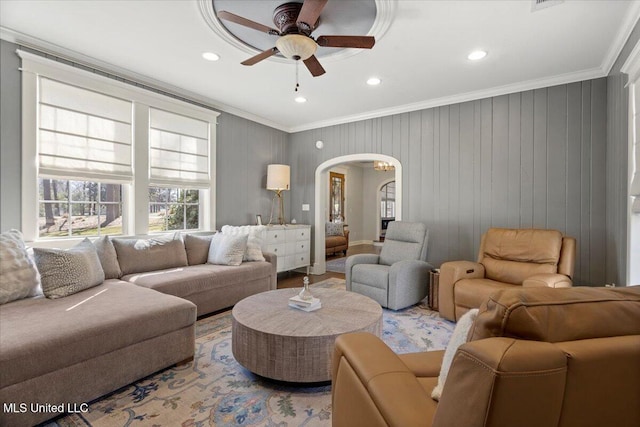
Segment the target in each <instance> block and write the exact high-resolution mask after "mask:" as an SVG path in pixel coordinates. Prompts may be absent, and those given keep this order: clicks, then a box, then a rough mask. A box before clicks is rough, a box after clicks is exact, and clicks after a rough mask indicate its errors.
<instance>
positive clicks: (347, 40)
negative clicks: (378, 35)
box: [316, 36, 376, 49]
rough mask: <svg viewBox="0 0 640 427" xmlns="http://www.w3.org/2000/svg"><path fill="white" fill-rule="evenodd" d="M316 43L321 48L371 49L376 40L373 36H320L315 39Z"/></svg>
mask: <svg viewBox="0 0 640 427" xmlns="http://www.w3.org/2000/svg"><path fill="white" fill-rule="evenodd" d="M316 43H318V46H323V47H352V48H356V49H371V48H372V47H373V45H374V44H376V39H375V37H373V36H320V37H318V38H317V39H316Z"/></svg>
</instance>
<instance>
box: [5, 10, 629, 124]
mask: <svg viewBox="0 0 640 427" xmlns="http://www.w3.org/2000/svg"><path fill="white" fill-rule="evenodd" d="M269 1H270V2H271V3H273V4H275V5H278V4H280V3H281V2H282V3H284V2H285V0H282V1H281V2H280V1H271V0H269ZM338 1H339V0H329V4H328V5H327V8H329V7H330V4H331V3H334V2H338ZM344 1H345V0H340V2H344ZM356 1H357V0H356ZM233 3H237V4H239V5H241V7H242V8H244V9H245V10H247V11H251V10H255V11H257V10H261V9H260V8H261V7H262V8H264V3H265V1H264V0H255V1H250V0H235V1H234V2H233ZM376 4H377V5H378V7H380V8H385V10H386V11H387V12H386V18H385V19H388V20H389V22H390V25H389V27H388V30H386V32H384V34H382V36H381V37H380V36H379V37H378V38H377V42H376V45H375V47H374V48H373V49H372V50H364V51H359V52H358V53H357V54H355V55H334V56H328V57H322V58H320V59H321V62H322V65H323V66H324V68H325V69H326V71H327V73H326V74H325V75H323V76H321V77H317V78H313V77H311V75H310V74H309V73H308V72H307V71H306V70H305V69H304V68H301V69H300V85H301V92H302V94H303V95H304V96H305V97H307V98H308V100H309V101H308V102H307V103H306V104H297V103H295V102H294V101H293V99H294V91H293V89H294V82H295V66H294V65H293V64H292V63H285V62H283V60H282V59H278V58H272V59H268V60H265V61H263V62H260V63H258V64H256V65H254V66H252V67H246V66H243V65H240V62H241V61H243V60H245V59H247V58H248V57H249V56H252V55H253V54H252V53H247V52H249V51H248V50H243V49H239V48H238V47H236V46H233V45H232V43H229V41H227V40H225V38H224V37H221V36H220V35H217V34H216V33H215V32H214V31H213V30H212V29H211V27H210V26H209V25H208V24H207V22H206V21H205V18H204V16H203V13H202V12H201V8H203V7H204V8H206V5H207V3H206V1H205V0H178V1H171V0H159V1H154V0H145V1H139V0H136V1H95V0H92V1H89V0H74V1H62V0H47V1H34V0H30V1H18V0H2V1H0V26H1V28H0V30H1V33H0V34H1V35H2V38H3V39H6V40H9V41H17V42H24V43H29V44H36V45H39V46H40V47H42V48H45V49H48V50H51V51H54V52H56V53H58V54H61V55H66V56H71V57H74V58H75V59H77V60H81V61H88V62H91V63H92V64H94V65H96V66H98V67H105V68H109V69H110V70H112V71H115V72H117V73H119V74H123V75H125V76H126V77H134V78H136V79H139V80H143V81H144V82H147V83H151V84H155V85H161V86H163V87H164V88H168V89H170V90H175V91H179V92H181V93H183V94H187V95H188V96H189V97H192V98H194V99H196V100H199V101H203V102H205V103H207V104H209V105H212V106H214V107H215V108H218V109H220V110H223V111H228V112H231V113H234V114H238V115H240V116H243V117H247V118H250V119H252V120H256V121H258V122H261V123H264V124H267V125H270V126H273V127H276V128H279V129H282V130H285V131H289V132H293V131H299V130H304V129H311V128H317V127H320V126H327V125H331V124H335V123H344V122H348V121H353V120H358V119H362V118H368V117H375V116H382V115H388V114H391V113H397V112H401V111H411V110H416V109H420V108H426V107H430V106H435V105H443V104H450V103H453V102H459V101H464V100H469V99H477V98H481V97H486V96H492V95H497V94H503V93H509V92H514V91H519V90H526V89H532V88H537V87H544V86H549V85H553V84H561V83H567V82H572V81H578V80H584V79H588V78H595V77H601V76H605V75H607V73H608V72H609V69H610V68H611V65H612V64H613V62H614V61H615V59H616V57H617V55H618V53H619V52H620V49H621V48H622V46H623V44H624V42H625V41H626V39H627V37H628V35H629V34H630V31H631V30H632V29H633V26H634V24H635V23H636V21H637V19H638V16H639V14H640V3H639V1H637V0H634V1H625V0H607V1H604V0H602V1H599V0H567V1H565V2H563V3H560V4H559V5H557V6H553V7H549V8H546V9H542V10H538V11H535V12H532V1H531V0H511V1H503V0H499V1H480V0H471V1H444V0H440V1H427V0H416V1H409V0H397V1H394V0H376ZM261 5H262V6H261ZM269 9H273V7H270V8H269ZM381 10H382V9H381ZM249 17H250V18H252V19H254V20H259V21H260V22H261V23H263V24H265V25H268V26H273V23H272V21H271V14H270V13H268V14H267V16H264V18H263V19H257V18H255V17H253V16H249ZM321 19H323V16H322V15H321ZM327 20H330V19H329V17H327ZM329 24H330V23H329V22H327V27H329ZM329 28H330V27H329ZM321 34H328V33H326V32H325V31H324V30H323V27H322V25H321V27H320V28H319V29H318V31H317V32H314V36H317V35H321ZM343 34H345V33H343ZM346 34H348V33H346ZM258 35H260V33H258ZM263 36H264V38H265V39H267V40H269V38H274V36H269V35H267V34H263ZM478 48H481V49H484V50H487V51H488V52H489V54H488V56H487V57H486V58H485V59H484V60H481V61H477V62H471V61H469V60H468V59H467V58H466V57H467V54H468V53H469V52H471V51H472V50H475V49H478ZM245 49H246V48H245ZM205 51H211V52H216V53H218V54H219V55H220V56H221V59H220V60H219V61H217V62H208V61H205V60H203V59H202V58H201V54H202V53H203V52H205ZM254 52H257V51H254ZM370 76H378V77H380V78H381V79H382V84H381V85H379V86H377V87H369V86H367V85H366V84H365V81H366V80H367V78H369V77H370Z"/></svg>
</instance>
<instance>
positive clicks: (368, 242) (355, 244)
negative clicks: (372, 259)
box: [349, 240, 373, 247]
mask: <svg viewBox="0 0 640 427" xmlns="http://www.w3.org/2000/svg"><path fill="white" fill-rule="evenodd" d="M358 245H373V240H356V241H353V242H349V247H351V246H358Z"/></svg>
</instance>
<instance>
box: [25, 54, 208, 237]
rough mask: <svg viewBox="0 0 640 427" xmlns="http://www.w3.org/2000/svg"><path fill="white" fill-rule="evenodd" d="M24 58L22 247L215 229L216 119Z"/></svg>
mask: <svg viewBox="0 0 640 427" xmlns="http://www.w3.org/2000/svg"><path fill="white" fill-rule="evenodd" d="M18 54H19V55H20V57H21V58H22V69H23V73H22V94H23V103H22V106H23V113H22V117H23V126H22V135H23V153H22V158H23V182H22V190H23V197H22V201H23V206H22V213H23V218H22V224H23V226H22V228H23V234H24V236H25V240H28V241H30V240H35V239H37V238H59V237H80V236H84V235H93V236H97V235H106V234H111V235H113V234H129V235H132V234H138V235H143V234H147V233H149V232H161V231H168V230H195V229H201V230H211V229H213V228H215V208H214V206H213V203H214V200H215V197H214V195H215V179H214V177H215V173H214V172H215V171H214V168H215V161H214V160H215V159H214V156H213V154H212V153H215V124H216V123H215V121H216V117H217V115H218V113H216V112H214V111H210V110H207V109H204V108H201V107H197V106H194V105H191V104H187V103H185V102H182V101H179V100H176V99H172V98H169V97H167V96H164V95H159V94H156V93H153V92H151V91H147V90H144V89H141V88H138V87H134V86H131V85H127V84H125V83H123V82H120V81H116V80H114V79H109V78H106V77H103V76H100V75H97V74H94V73H91V72H87V71H84V70H80V69H77V68H74V67H71V66H68V65H66V64H62V63H59V62H55V61H51V60H49V59H46V58H43V57H40V56H37V55H33V54H30V53H27V52H23V51H18ZM33 159H37V160H36V162H34V161H33ZM145 212H148V214H145ZM136 215H138V218H136Z"/></svg>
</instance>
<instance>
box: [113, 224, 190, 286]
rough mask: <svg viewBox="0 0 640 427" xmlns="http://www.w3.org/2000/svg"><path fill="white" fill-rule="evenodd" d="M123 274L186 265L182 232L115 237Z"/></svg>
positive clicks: (114, 241) (114, 240)
mask: <svg viewBox="0 0 640 427" xmlns="http://www.w3.org/2000/svg"><path fill="white" fill-rule="evenodd" d="M113 246H114V247H115V248H116V253H117V254H118V263H119V264H120V269H121V270H122V275H123V276H124V275H127V274H133V273H144V272H147V271H156V270H165V269H167V268H175V267H184V266H186V265H188V263H187V252H186V250H185V248H184V243H183V242H182V237H181V236H180V233H174V234H172V235H169V236H158V237H152V238H149V239H139V240H136V239H113Z"/></svg>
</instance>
